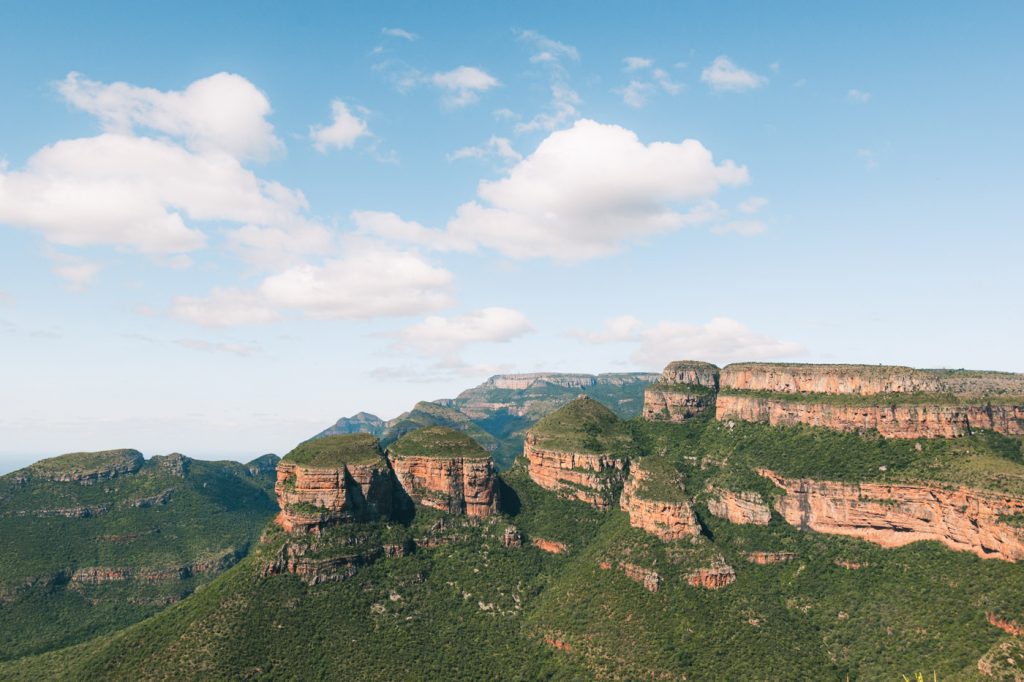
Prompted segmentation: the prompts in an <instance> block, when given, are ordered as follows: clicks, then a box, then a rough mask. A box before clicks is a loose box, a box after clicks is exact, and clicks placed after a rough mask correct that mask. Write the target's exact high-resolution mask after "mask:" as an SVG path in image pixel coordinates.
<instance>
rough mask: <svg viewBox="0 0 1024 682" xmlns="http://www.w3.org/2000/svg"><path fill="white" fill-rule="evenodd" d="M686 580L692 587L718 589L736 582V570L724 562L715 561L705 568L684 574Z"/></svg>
mask: <svg viewBox="0 0 1024 682" xmlns="http://www.w3.org/2000/svg"><path fill="white" fill-rule="evenodd" d="M686 582H687V584H689V585H691V586H693V587H703V588H704V589H706V590H718V589H721V588H723V587H725V586H726V585H731V584H732V583H734V582H736V571H735V570H734V569H733V567H732V566H730V565H729V564H727V563H725V562H715V563H714V564H712V565H711V566H708V567H706V568H698V569H697V570H696V571H694V572H693V573H691V574H690V575H688V576H686Z"/></svg>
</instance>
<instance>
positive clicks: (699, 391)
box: [650, 381, 718, 395]
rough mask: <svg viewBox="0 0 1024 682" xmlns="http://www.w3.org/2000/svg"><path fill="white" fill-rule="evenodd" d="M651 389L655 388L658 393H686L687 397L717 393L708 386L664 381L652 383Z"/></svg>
mask: <svg viewBox="0 0 1024 682" xmlns="http://www.w3.org/2000/svg"><path fill="white" fill-rule="evenodd" d="M650 387H651V388H656V389H658V390H659V391H671V392H672V393H686V394H688V395H715V394H716V393H718V391H716V390H715V389H714V388H711V387H709V386H701V385H699V384H677V383H668V382H666V381H659V382H657V383H653V384H651V386H650Z"/></svg>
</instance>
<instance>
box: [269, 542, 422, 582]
mask: <svg viewBox="0 0 1024 682" xmlns="http://www.w3.org/2000/svg"><path fill="white" fill-rule="evenodd" d="M411 551H412V547H411V546H409V545H406V544H398V545H381V546H378V547H373V548H371V549H366V550H364V551H360V552H353V553H351V554H346V555H342V556H332V557H327V558H314V557H309V556H307V548H306V547H305V546H300V545H297V544H294V543H284V544H283V545H282V546H281V548H280V550H278V553H277V556H276V557H275V558H274V560H273V561H271V562H270V563H269V564H267V565H266V566H264V567H263V570H262V572H261V575H262V576H263V577H267V576H271V575H276V574H280V573H290V574H292V575H294V576H297V577H298V578H299V579H300V580H302V581H303V582H305V583H306V584H307V585H319V584H321V583H325V582H336V581H339V580H345V579H346V578H351V577H352V576H353V575H355V574H356V573H357V572H358V570H359V569H360V568H362V567H364V566H369V565H370V564H372V563H374V562H375V561H377V560H379V559H382V558H385V557H388V558H390V557H401V556H406V555H407V554H408V553H410V552H411Z"/></svg>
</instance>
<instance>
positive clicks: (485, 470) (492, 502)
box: [391, 456, 498, 517]
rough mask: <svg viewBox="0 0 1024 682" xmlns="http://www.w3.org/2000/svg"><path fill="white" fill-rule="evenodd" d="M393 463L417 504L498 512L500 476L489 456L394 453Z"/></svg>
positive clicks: (469, 513) (478, 513)
mask: <svg viewBox="0 0 1024 682" xmlns="http://www.w3.org/2000/svg"><path fill="white" fill-rule="evenodd" d="M391 464H392V467H393V468H394V471H395V477H396V478H397V479H398V482H399V484H400V485H401V486H402V488H403V489H404V490H405V492H406V493H407V494H408V495H409V497H410V498H411V499H412V501H413V502H415V503H417V504H422V505H423V506H425V507H431V508H433V509H440V510H441V511H446V512H451V513H455V514H459V513H464V514H466V515H467V516H474V517H481V516H489V515H491V514H493V513H495V512H497V509H498V495H497V485H496V483H497V478H496V475H495V472H494V465H493V464H492V462H491V460H490V458H462V457H454V458H451V459H442V458H438V457H408V456H404V457H399V456H392V457H391Z"/></svg>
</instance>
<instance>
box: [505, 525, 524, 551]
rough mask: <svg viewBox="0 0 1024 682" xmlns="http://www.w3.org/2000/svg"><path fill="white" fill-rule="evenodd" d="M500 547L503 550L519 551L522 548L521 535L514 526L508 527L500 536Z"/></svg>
mask: <svg viewBox="0 0 1024 682" xmlns="http://www.w3.org/2000/svg"><path fill="white" fill-rule="evenodd" d="M501 546H502V547H504V548H505V549H519V548H520V547H522V546H523V534H522V533H521V532H520V531H519V529H518V528H516V527H515V526H509V527H508V528H506V529H505V532H504V533H502V534H501Z"/></svg>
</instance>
